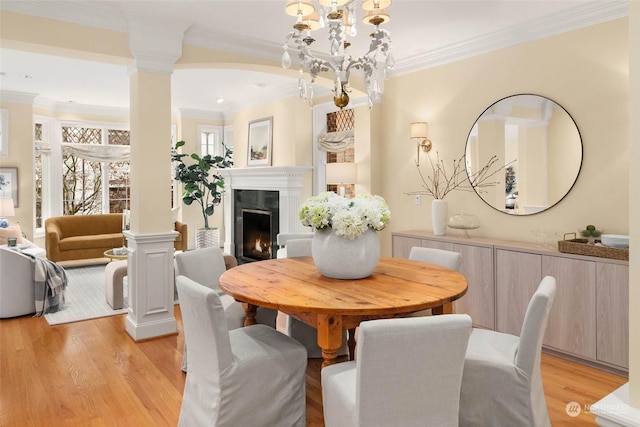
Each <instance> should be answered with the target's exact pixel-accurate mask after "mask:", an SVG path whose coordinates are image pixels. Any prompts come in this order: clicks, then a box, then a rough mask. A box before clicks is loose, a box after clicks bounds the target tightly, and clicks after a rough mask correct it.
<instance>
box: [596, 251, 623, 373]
mask: <svg viewBox="0 0 640 427" xmlns="http://www.w3.org/2000/svg"><path fill="white" fill-rule="evenodd" d="M596 306H597V311H596V316H597V331H598V332H597V337H598V341H597V342H598V351H597V353H598V360H601V361H603V362H607V363H612V364H614V365H618V366H621V367H623V368H628V367H629V267H628V266H626V265H618V264H608V263H602V262H597V263H596Z"/></svg>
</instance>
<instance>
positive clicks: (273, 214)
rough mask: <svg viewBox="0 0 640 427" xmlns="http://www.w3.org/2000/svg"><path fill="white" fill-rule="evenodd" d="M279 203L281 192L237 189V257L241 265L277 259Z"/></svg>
mask: <svg viewBox="0 0 640 427" xmlns="http://www.w3.org/2000/svg"><path fill="white" fill-rule="evenodd" d="M279 205H280V203H279V194H278V192H277V191H265V190H236V191H234V211H235V215H234V216H235V233H234V235H235V249H236V250H235V257H236V259H237V260H238V263H239V264H245V263H247V262H253V261H262V260H265V259H271V258H275V254H276V250H275V249H276V248H277V243H276V239H277V236H278V233H279V230H280V227H279V224H280V206H279Z"/></svg>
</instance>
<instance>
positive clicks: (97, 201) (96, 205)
mask: <svg viewBox="0 0 640 427" xmlns="http://www.w3.org/2000/svg"><path fill="white" fill-rule="evenodd" d="M62 142H63V143H64V142H66V143H72V144H100V143H101V142H102V131H101V129H95V128H81V127H66V126H63V127H62ZM102 176H103V175H102V164H101V163H100V162H92V161H89V160H85V159H82V158H80V157H78V156H75V155H73V154H65V155H63V156H62V206H63V210H62V214H63V215H77V214H81V215H88V214H96V213H102V188H103V185H102Z"/></svg>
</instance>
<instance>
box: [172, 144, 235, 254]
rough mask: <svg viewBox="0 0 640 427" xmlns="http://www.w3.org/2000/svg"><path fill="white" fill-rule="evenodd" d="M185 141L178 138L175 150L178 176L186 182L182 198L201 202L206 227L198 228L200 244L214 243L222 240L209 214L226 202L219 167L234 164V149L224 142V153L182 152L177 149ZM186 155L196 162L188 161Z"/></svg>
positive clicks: (176, 177)
mask: <svg viewBox="0 0 640 427" xmlns="http://www.w3.org/2000/svg"><path fill="white" fill-rule="evenodd" d="M183 145H185V141H178V142H176V145H175V147H174V148H173V150H172V152H171V160H172V161H173V162H175V163H176V166H175V176H174V179H175V180H176V181H180V182H181V183H182V185H183V188H182V202H183V203H184V204H185V205H187V206H190V205H191V204H192V203H193V202H197V203H198V204H199V205H200V209H201V211H202V218H203V220H204V227H202V228H199V229H197V230H196V248H203V247H210V246H214V245H215V244H216V240H218V239H217V235H218V229H217V228H215V227H209V217H210V216H211V215H213V212H214V210H215V207H216V206H218V205H219V204H220V202H222V195H223V194H224V177H223V176H222V175H220V174H219V173H217V170H218V169H224V168H228V167H231V166H233V150H232V149H231V148H228V147H227V146H226V145H224V143H223V144H222V146H223V149H224V156H212V155H211V154H207V155H206V156H202V157H200V156H199V155H198V154H197V153H193V154H191V155H188V154H180V153H178V152H177V149H178V148H180V147H182V146H183ZM185 157H190V158H191V159H193V160H194V162H193V163H189V164H187V163H185V161H184V158H185Z"/></svg>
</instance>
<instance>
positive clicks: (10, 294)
mask: <svg viewBox="0 0 640 427" xmlns="http://www.w3.org/2000/svg"><path fill="white" fill-rule="evenodd" d="M35 299H36V297H35V287H34V266H33V262H32V260H31V258H30V257H28V256H26V255H24V254H22V253H20V252H19V251H17V250H14V249H8V248H2V247H0V318H2V319H4V318H7V317H16V316H24V315H26V314H32V313H35V311H36V309H35Z"/></svg>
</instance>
